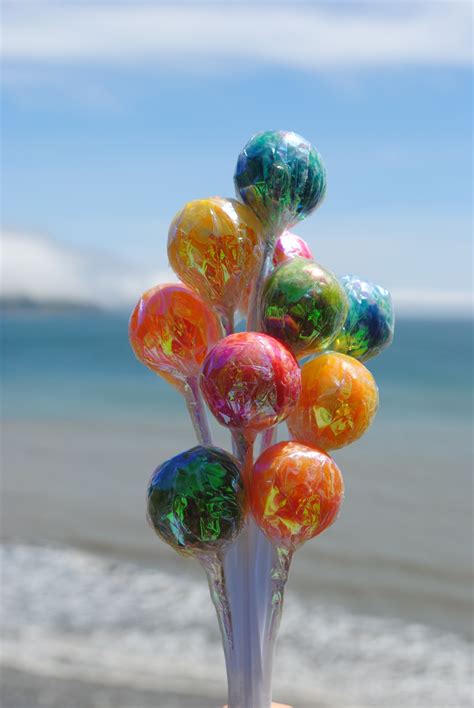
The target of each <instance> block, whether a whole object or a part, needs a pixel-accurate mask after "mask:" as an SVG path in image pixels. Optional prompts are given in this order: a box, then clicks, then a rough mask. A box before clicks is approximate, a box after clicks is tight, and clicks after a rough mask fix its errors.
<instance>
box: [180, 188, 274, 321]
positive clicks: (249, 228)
mask: <svg viewBox="0 0 474 708" xmlns="http://www.w3.org/2000/svg"><path fill="white" fill-rule="evenodd" d="M168 257H169V260H170V264H171V267H172V268H173V270H174V272H175V273H176V275H177V276H178V277H179V278H180V279H181V280H182V281H183V282H185V283H186V284H187V285H189V286H190V287H192V288H193V289H194V290H196V291H197V292H198V293H199V294H200V295H201V297H203V298H204V300H206V301H207V302H209V303H210V304H211V305H213V307H215V309H216V310H217V311H218V312H219V314H220V315H221V317H222V318H223V322H224V323H225V326H226V328H227V333H228V334H230V333H231V331H232V321H233V317H234V313H235V311H236V310H237V309H242V310H243V309H245V308H246V304H247V301H248V296H249V292H250V286H251V283H252V280H253V279H254V278H255V276H256V274H257V273H258V271H259V268H260V264H261V260H262V257H263V238H262V225H261V224H260V222H259V221H258V219H257V218H256V216H255V215H254V214H253V212H252V211H251V209H249V207H247V206H245V205H244V204H240V202H237V201H235V200H234V199H223V198H221V197H211V198H209V199H197V200H195V201H192V202H188V203H187V204H186V205H185V206H184V208H183V209H182V210H181V211H180V212H179V213H178V214H177V215H176V216H175V218H174V219H173V222H172V223H171V226H170V229H169V234H168Z"/></svg>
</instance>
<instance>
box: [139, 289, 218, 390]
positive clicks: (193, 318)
mask: <svg viewBox="0 0 474 708" xmlns="http://www.w3.org/2000/svg"><path fill="white" fill-rule="evenodd" d="M128 333H129V337H130V343H131V345H132V348H133V351H134V352H135V355H136V357H137V359H139V360H140V361H141V362H142V363H143V364H145V366H148V368H149V369H151V370H152V371H154V372H155V373H157V374H159V375H160V376H163V378H165V379H166V380H167V381H168V382H169V383H171V384H172V385H173V386H176V387H177V388H182V385H183V383H184V381H185V380H186V379H188V378H190V377H193V376H196V375H197V374H198V373H199V370H200V368H201V364H202V362H203V361H204V358H205V356H206V354H207V352H208V350H209V349H210V348H211V347H212V346H213V345H214V344H215V343H216V342H217V341H218V340H219V338H220V337H221V335H222V330H221V327H220V324H219V320H218V318H217V317H216V315H215V314H214V313H213V312H212V311H211V310H210V309H209V307H208V306H207V305H206V304H205V303H204V302H203V301H202V300H201V298H200V297H199V295H196V293H193V292H192V290H189V288H186V287H185V286H184V285H178V284H171V285H158V286H156V287H155V288H151V290H147V292H146V293H144V294H143V295H142V296H141V298H140V300H139V301H138V304H137V306H136V307H135V309H134V311H133V313H132V316H131V318H130V324H129V330H128Z"/></svg>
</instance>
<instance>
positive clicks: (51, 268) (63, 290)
mask: <svg viewBox="0 0 474 708" xmlns="http://www.w3.org/2000/svg"><path fill="white" fill-rule="evenodd" d="M175 279H176V278H175V276H174V275H173V273H172V272H171V270H161V271H160V270H151V269H147V268H137V267H133V266H130V265H126V264H123V263H121V262H117V261H114V260H113V259H111V258H110V257H108V256H107V254H101V255H99V254H97V253H92V252H89V251H86V250H82V249H75V248H72V247H70V246H67V245H65V244H62V243H60V242H57V241H53V240H51V239H48V238H46V237H44V236H41V235H38V234H34V233H25V232H19V231H4V232H3V233H2V239H1V279H0V296H1V297H2V298H8V299H10V298H27V299H29V300H32V301H33V302H38V303H42V302H53V303H54V302H58V303H59V302H72V303H78V304H97V305H100V306H103V307H110V308H122V307H129V306H130V305H131V304H132V303H134V302H136V300H138V298H139V296H140V295H141V293H142V292H143V291H144V290H146V289H147V288H150V287H152V286H153V285H156V283H159V282H167V281H172V280H175Z"/></svg>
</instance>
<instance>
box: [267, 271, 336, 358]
mask: <svg viewBox="0 0 474 708" xmlns="http://www.w3.org/2000/svg"><path fill="white" fill-rule="evenodd" d="M259 306H260V320H261V324H262V329H263V330H264V331H265V332H266V333H267V334H270V335H272V336H273V337H276V338H277V339H279V340H280V341H282V342H284V343H285V344H286V345H287V346H288V347H290V349H291V350H292V351H293V353H294V354H295V355H296V356H298V357H303V356H306V355H307V354H310V353H313V352H318V351H320V350H322V349H324V348H326V347H327V346H328V345H329V344H330V343H331V342H332V340H333V339H334V337H335V336H336V335H337V333H338V332H339V330H340V328H341V326H342V324H343V322H344V320H345V318H346V314H347V298H346V295H345V292H344V289H343V288H342V286H341V285H340V284H339V282H338V280H337V278H336V276H335V275H333V274H332V273H331V272H330V271H328V270H326V269H325V268H323V267H322V266H320V265H318V264H317V263H314V262H313V261H308V260H306V259H304V258H293V259H292V260H289V261H285V262H284V263H282V264H281V265H280V266H279V267H278V268H277V269H276V270H275V271H274V272H273V273H271V274H270V275H269V276H268V278H267V279H266V281H265V284H264V286H263V290H262V295H261V298H260V303H259Z"/></svg>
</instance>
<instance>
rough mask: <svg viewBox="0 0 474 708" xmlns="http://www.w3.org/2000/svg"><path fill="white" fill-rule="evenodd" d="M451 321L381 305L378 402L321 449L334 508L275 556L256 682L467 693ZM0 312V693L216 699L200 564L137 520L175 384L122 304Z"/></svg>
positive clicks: (177, 408)
mask: <svg viewBox="0 0 474 708" xmlns="http://www.w3.org/2000/svg"><path fill="white" fill-rule="evenodd" d="M471 332H472V329H471V323H470V322H467V321H462V320H460V321H453V322H437V321H435V320H433V321H416V320H411V321H410V320H407V321H401V322H399V323H398V325H397V334H396V339H395V342H394V345H393V348H392V349H391V350H390V351H389V352H387V353H386V354H384V355H383V356H381V357H380V358H379V359H377V360H374V362H373V363H372V362H370V363H369V368H371V370H372V371H373V373H374V375H375V377H376V379H377V382H378V384H379V388H380V410H379V413H378V415H377V418H376V421H375V423H374V425H373V427H372V429H371V430H370V431H369V432H368V434H367V435H366V436H365V437H364V438H363V439H362V440H361V441H359V442H358V443H356V444H355V445H353V446H351V447H349V448H346V449H344V450H341V451H338V452H336V453H335V455H334V456H335V459H336V461H337V462H338V464H339V466H340V467H341V470H342V471H343V474H344V477H345V483H346V498H345V502H344V505H343V509H342V512H341V515H340V518H339V520H338V522H337V523H336V524H335V525H334V526H333V527H332V528H331V529H330V530H329V531H328V532H326V533H325V534H323V535H321V537H318V538H317V539H315V540H313V541H312V542H311V543H308V544H306V546H305V547H304V548H302V549H301V550H300V551H298V553H297V554H296V556H295V559H294V562H293V566H292V571H291V574H290V580H289V582H288V586H287V593H286V601H285V602H286V606H285V612H284V618H283V622H282V628H281V636H280V641H279V646H278V652H277V664H276V669H275V700H280V701H286V702H288V703H292V704H294V705H295V706H296V708H310V707H312V708H315V707H316V706H321V707H322V708H362V707H363V706H364V707H365V706H381V705H383V706H387V707H388V708H402V706H403V707H404V708H405V707H406V706H420V707H421V708H425V706H426V708H428V707H429V708H445V707H446V708H448V707H450V706H452V707H453V708H464V706H465V707H466V708H467V706H470V705H472V688H471V686H470V680H471V679H470V673H471V668H472V644H471V642H472V640H473V627H472V594H471V580H472V521H471V519H472V516H471V513H472V508H471V504H472V479H471V459H472V458H471V455H472V443H471V437H470V423H469V416H470V413H471V405H472V398H471V391H470V387H471V373H470V367H471V361H472V336H471ZM2 334H3V343H4V346H3V351H4V356H3V362H2V365H3V380H4V386H3V406H2V418H3V426H2V427H3V445H2V463H3V464H2V467H3V475H2V492H3V514H2V516H3V521H2V542H3V543H2V574H3V581H2V593H3V603H2V604H3V608H4V611H3V618H2V619H3V625H4V626H3V636H4V641H3V645H2V665H3V699H2V706H4V708H34V707H36V706H50V707H52V708H56V707H57V708H60V707H61V708H75V707H76V706H81V707H82V708H89V706H91V708H92V707H94V708H96V707H97V708H99V706H100V708H102V707H105V706H112V705H113V706H115V708H122V706H123V708H125V707H127V708H147V706H152V705H153V706H163V707H164V708H175V706H176V707H178V706H180V707H181V706H182V707H183V708H187V707H188V706H189V708H191V707H193V708H200V706H219V705H222V703H223V702H224V700H225V675H224V661H223V656H222V650H221V647H220V644H219V634H218V629H217V623H216V621H215V617H214V614H213V613H214V611H213V608H212V604H211V602H210V600H209V596H208V590H207V587H206V582H205V579H204V575H203V573H202V571H201V569H200V568H199V566H198V565H197V564H196V563H194V562H193V561H192V560H185V559H182V558H180V557H178V556H176V555H175V554H174V553H173V552H172V551H171V550H170V549H169V548H168V547H166V546H165V545H164V544H163V543H162V542H161V541H159V539H157V538H156V536H155V535H154V534H153V532H152V531H151V530H150V529H149V528H148V526H147V524H146V521H145V511H144V507H145V504H144V499H145V490H146V484H147V481H148V478H149V476H150V475H151V473H152V471H153V469H154V468H155V467H156V466H157V465H158V464H159V463H160V462H162V461H163V460H164V459H166V458H168V457H170V456H171V455H173V454H176V453H177V452H179V451H181V450H183V449H186V448H187V447H191V446H192V445H193V444H195V440H194V438H193V434H192V428H191V425H190V424H189V422H188V420H187V417H186V412H185V410H184V406H183V405H182V402H181V400H180V398H179V396H178V394H177V393H175V392H173V391H172V390H170V389H169V388H167V386H166V384H165V383H164V382H162V381H160V380H159V379H158V378H157V377H156V376H154V375H153V374H151V372H148V371H146V370H145V369H143V368H142V367H140V365H139V364H138V363H137V362H136V361H135V360H134V358H133V355H132V354H131V352H130V350H129V346H128V343H127V339H126V317H125V316H123V315H120V314H116V315H114V314H100V313H97V314H91V313H88V314H87V315H81V314H77V313H75V314H73V315H71V316H69V317H67V316H65V315H57V314H56V315H44V316H43V315H38V314H37V315H35V316H29V315H18V316H13V315H9V316H8V317H7V318H6V321H5V322H4V325H3V333H2ZM214 432H215V438H216V442H217V444H219V445H221V446H225V447H227V448H228V446H229V440H228V436H227V433H226V431H225V430H223V429H218V428H217V426H214ZM285 435H286V429H285V428H284V427H282V430H281V431H280V438H281V439H284V438H285Z"/></svg>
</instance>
